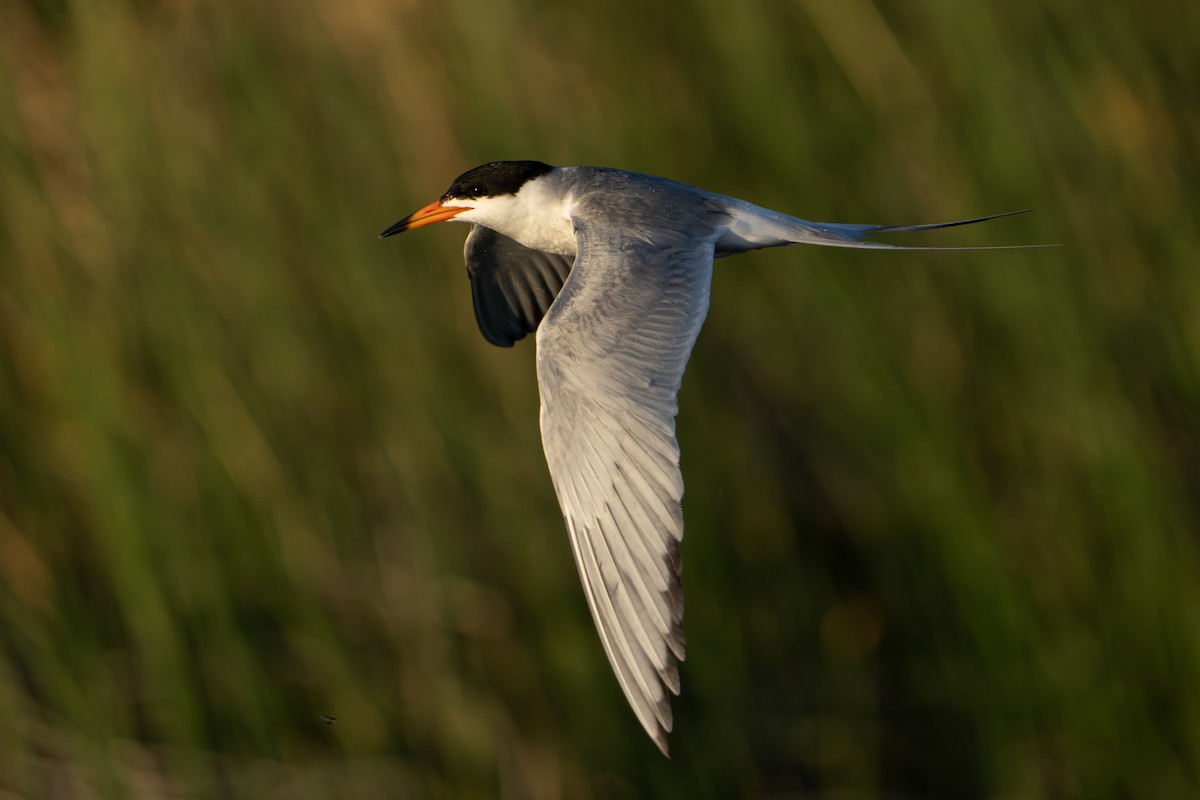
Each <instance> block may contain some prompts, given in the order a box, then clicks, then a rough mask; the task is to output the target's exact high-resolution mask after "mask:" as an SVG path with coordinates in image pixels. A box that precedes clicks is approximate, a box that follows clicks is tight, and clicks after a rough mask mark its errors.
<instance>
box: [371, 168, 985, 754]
mask: <svg viewBox="0 0 1200 800" xmlns="http://www.w3.org/2000/svg"><path fill="white" fill-rule="evenodd" d="M997 216H1005V215H997ZM992 218H993V217H983V218H980V219H975V220H967V221H964V222H953V223H942V224H935V225H919V226H890V227H889V226H877V225H841V224H832V223H816V222H809V221H807V220H802V219H799V218H797V217H791V216H788V215H786V214H781V213H778V212H775V211H770V210H768V209H765V208H760V207H758V206H755V205H752V204H750V203H747V202H745V201H743V200H738V199H736V198H732V197H725V196H722V195H718V194H713V193H710V192H706V191H703V190H701V189H697V188H695V187H692V186H688V185H686V184H682V183H677V182H675V181H669V180H665V179H662V178H655V177H651V176H647V175H640V174H637V173H632V172H624V171H621V170H615V169H605V168H599V167H550V166H548V165H546V164H542V163H541V162H536V161H508V162H493V163H491V164H485V165H484V166H482V167H477V168H475V169H473V170H470V171H469V172H466V173H464V174H463V175H462V176H460V177H459V178H458V179H457V180H455V182H454V183H453V184H452V185H451V187H450V189H449V190H448V191H447V192H446V194H445V195H443V196H442V198H441V199H439V200H438V201H436V202H434V203H431V204H430V205H428V206H426V207H425V208H423V209H421V210H420V211H418V212H416V213H415V214H412V215H410V216H409V217H406V218H405V219H403V220H401V221H400V222H398V223H396V224H395V225H393V226H392V227H391V228H388V229H387V230H386V231H384V233H383V235H384V236H388V235H391V234H393V233H400V232H403V231H405V230H409V229H412V228H416V227H421V226H423V225H427V224H430V223H433V222H440V221H444V220H449V219H454V220H457V221H463V222H470V223H472V224H473V225H474V226H475V227H474V228H473V229H472V231H471V233H470V235H469V236H468V237H467V243H466V251H465V257H466V262H467V271H468V274H469V276H470V278H471V287H472V294H473V296H474V301H475V311H476V318H477V320H478V322H479V326H480V329H481V331H482V332H483V334H484V336H485V337H486V338H487V339H488V340H489V341H491V342H493V343H494V344H498V345H502V346H510V345H512V344H513V343H514V342H515V341H516V340H518V339H520V338H522V337H524V336H525V335H526V334H527V333H531V332H534V331H535V330H536V333H537V337H536V338H537V373H538V386H539V390H540V393H541V430H542V442H543V446H544V448H545V452H546V461H547V464H548V466H549V468H550V475H551V478H552V480H553V483H554V489H555V492H556V493H557V495H558V499H559V505H560V506H561V508H562V512H563V516H564V517H565V519H566V523H567V528H568V531H569V532H570V538H571V545H572V549H573V551H574V555H575V563H576V565H577V566H578V568H579V575H580V579H581V581H582V583H583V586H584V591H585V594H586V596H587V599H588V605H589V607H590V608H591V611H592V616H593V618H594V620H595V622H596V627H597V629H598V631H599V633H600V638H601V641H602V642H603V644H604V649H605V651H606V653H607V654H608V657H609V661H610V662H611V664H612V666H613V670H614V672H615V673H616V676H617V679H618V681H619V683H620V685H621V688H622V690H623V691H624V693H625V696H626V698H627V699H628V700H629V703H630V705H631V706H632V707H633V710H634V712H635V713H636V715H637V717H638V719H639V721H640V722H641V723H642V726H643V727H644V728H645V729H646V731H647V733H649V734H650V736H651V737H652V738H653V739H654V741H655V742H656V743H657V744H658V746H659V748H660V749H662V751H663V752H664V753H666V752H667V743H666V734H667V732H669V731H670V730H671V727H672V722H671V707H670V702H669V699H670V698H669V695H668V691H669V692H671V693H674V694H678V693H679V674H678V667H677V661H679V660H682V659H683V657H684V639H683V633H682V630H681V624H682V619H683V595H682V591H681V588H680V582H679V574H680V556H679V543H680V541H681V539H682V537H683V517H682V512H681V506H680V501H681V499H682V496H683V478H682V475H681V473H680V470H679V445H678V442H677V441H676V438H675V415H676V412H677V410H678V406H677V403H676V398H677V395H678V392H679V386H680V382H681V381H682V379H683V371H684V367H685V366H686V364H687V360H688V356H689V355H690V354H691V350H692V345H693V344H694V343H695V341H696V336H697V335H698V334H699V332H700V327H701V325H702V324H703V322H704V317H705V315H706V313H707V311H708V301H709V290H710V284H711V279H712V268H713V259H714V258H718V257H722V256H727V255H733V254H735V253H741V252H745V251H747V250H754V249H758V248H763V247H777V246H783V245H788V244H796V243H810V244H819V245H826V246H833V247H855V248H869V249H901V250H903V249H960V248H906V247H899V246H896V245H890V244H883V243H878V242H869V241H862V237H863V236H864V235H866V234H870V233H877V232H887V231H910V230H922V229H927V228H939V227H948V226H951V225H963V224H968V223H971V222H980V221H983V220H984V219H992ZM968 249H972V248H968ZM981 249H993V248H981Z"/></svg>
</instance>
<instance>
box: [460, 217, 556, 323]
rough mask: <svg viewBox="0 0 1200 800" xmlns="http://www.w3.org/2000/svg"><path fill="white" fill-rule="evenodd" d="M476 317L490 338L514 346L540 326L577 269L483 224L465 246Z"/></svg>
mask: <svg viewBox="0 0 1200 800" xmlns="http://www.w3.org/2000/svg"><path fill="white" fill-rule="evenodd" d="M463 257H464V258H465V259H466V262H467V276H468V277H469V278H470V279H471V298H472V300H473V301H474V303H475V320H476V322H478V323H479V330H480V332H482V333H483V336H484V338H485V339H487V340H488V341H489V342H491V343H492V344H494V345H499V346H500V347H512V346H513V343H515V342H516V341H517V340H519V339H524V338H525V335H526V334H529V333H533V332H534V331H535V330H537V326H538V323H539V322H541V321H542V317H543V316H545V314H546V310H547V309H548V308H550V304H551V303H553V302H554V298H555V297H557V296H558V292H559V290H560V289H562V286H563V283H564V282H565V281H566V279H567V275H568V274H569V273H570V271H571V259H570V258H568V257H566V256H560V255H557V254H556V253H544V252H542V251H541V250H533V249H531V248H528V247H525V246H524V245H522V244H520V243H518V242H516V241H514V240H513V239H510V238H508V237H507V236H503V235H501V234H499V233H497V232H496V231H494V230H492V229H491V228H485V227H483V226H482V225H473V226H471V233H470V234H468V235H467V242H466V245H465V246H464V248H463Z"/></svg>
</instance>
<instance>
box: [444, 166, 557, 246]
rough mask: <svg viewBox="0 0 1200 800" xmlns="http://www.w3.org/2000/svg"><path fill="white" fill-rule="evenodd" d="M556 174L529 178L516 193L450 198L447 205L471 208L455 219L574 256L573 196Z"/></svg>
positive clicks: (525, 242)
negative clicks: (564, 187)
mask: <svg viewBox="0 0 1200 800" xmlns="http://www.w3.org/2000/svg"><path fill="white" fill-rule="evenodd" d="M556 178H557V175H556V173H555V172H551V173H548V174H546V175H542V176H540V177H537V178H534V179H533V180H530V181H528V182H526V183H525V185H524V186H522V187H521V189H520V191H518V192H517V193H516V194H508V195H502V196H499V197H480V198H477V199H469V200H448V201H446V205H448V206H468V207H469V208H470V209H471V210H470V211H464V212H463V213H461V214H459V215H458V216H457V217H455V218H454V219H455V221H461V222H472V223H475V224H477V225H483V226H484V227H486V228H491V229H492V230H494V231H496V232H497V233H501V234H503V235H505V236H507V237H508V238H510V239H515V240H516V241H518V242H520V243H521V244H523V245H525V246H526V247H531V248H533V249H534V250H541V251H543V252H547V253H559V254H561V255H564V256H574V255H575V229H574V225H573V224H572V222H571V211H570V206H571V197H570V195H569V194H567V193H566V192H565V191H564V190H563V187H562V185H561V184H560V183H559V181H558V180H556Z"/></svg>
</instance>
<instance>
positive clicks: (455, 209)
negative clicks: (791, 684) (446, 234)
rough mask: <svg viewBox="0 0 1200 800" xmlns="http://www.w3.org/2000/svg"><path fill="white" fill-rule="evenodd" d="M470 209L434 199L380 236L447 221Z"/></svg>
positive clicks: (381, 237) (384, 236)
mask: <svg viewBox="0 0 1200 800" xmlns="http://www.w3.org/2000/svg"><path fill="white" fill-rule="evenodd" d="M469 210H470V209H469V208H464V207H462V206H444V205H442V201H441V200H434V201H433V202H432V203H430V204H429V205H427V206H425V207H424V208H422V209H421V210H419V211H414V212H413V213H411V214H409V215H408V216H407V217H405V218H404V219H402V220H400V221H399V222H397V223H396V224H395V225H393V226H392V227H390V228H388V229H387V230H386V231H384V232H383V233H381V234H379V238H380V239H383V238H386V237H388V236H393V235H395V234H397V233H404V232H405V231H411V230H413V229H414V228H423V227H425V226H426V225H432V224H433V223H435V222H445V221H446V220H448V219H453V218H454V217H456V216H458V215H459V214H461V213H462V212H464V211H469Z"/></svg>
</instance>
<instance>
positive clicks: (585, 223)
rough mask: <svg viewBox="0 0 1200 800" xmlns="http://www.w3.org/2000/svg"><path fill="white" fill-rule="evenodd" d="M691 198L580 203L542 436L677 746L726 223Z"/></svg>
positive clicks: (631, 665) (620, 632)
mask: <svg viewBox="0 0 1200 800" xmlns="http://www.w3.org/2000/svg"><path fill="white" fill-rule="evenodd" d="M688 199H689V200H690V201H691V203H692V205H691V207H688V208H686V209H685V208H680V211H679V212H678V215H677V218H671V217H670V208H671V207H672V206H670V205H663V204H661V203H660V204H658V205H657V206H656V208H655V209H654V214H653V215H651V214H650V213H649V212H645V211H641V210H639V209H637V208H623V207H618V208H613V200H612V195H610V196H609V197H607V198H606V199H605V202H604V207H603V208H602V209H601V208H599V206H598V204H592V205H589V204H588V203H587V199H586V198H584V199H583V200H580V201H577V202H576V209H577V213H576V216H575V226H576V236H577V241H578V245H579V249H578V254H577V256H576V259H575V264H574V266H573V267H572V269H571V273H570V275H569V276H568V278H567V280H566V282H565V284H564V285H563V287H562V290H561V291H560V292H559V294H558V298H557V299H556V300H555V302H554V304H553V305H552V306H551V307H550V310H549V312H548V313H547V314H546V316H545V318H544V319H543V320H542V323H541V326H540V327H539V328H538V332H537V341H538V357H537V358H538V384H539V388H540V390H541V400H542V410H541V426H542V441H543V444H544V446H545V450H546V460H547V463H548V465H549V467H550V473H551V476H552V478H553V481H554V486H555V490H556V492H557V494H558V498H559V504H560V505H561V507H562V511H563V516H564V517H565V518H566V520H567V528H568V531H569V532H570V536H571V545H572V550H573V552H574V554H575V561H576V565H577V566H578V567H579V574H580V579H581V581H582V583H583V587H584V593H585V594H586V596H587V600H588V606H589V608H590V609H591V612H592V617H593V619H594V620H595V622H596V628H597V630H598V631H599V633H600V640H601V643H602V644H603V645H604V649H605V652H606V653H607V655H608V658H609V661H610V662H611V664H612V667H613V671H614V673H615V674H616V677H617V681H618V683H619V684H620V686H621V689H622V691H623V692H624V693H625V696H626V698H627V699H628V701H629V704H630V706H631V707H632V708H633V711H634V713H635V714H636V715H637V717H638V720H639V721H640V722H641V723H642V726H643V727H644V728H645V729H646V731H647V733H649V734H650V736H651V737H652V738H653V739H654V741H655V742H656V743H657V744H658V746H659V747H660V748H661V749H662V750H663V752H664V753H665V752H667V742H666V734H667V733H668V732H669V731H670V730H671V725H672V715H671V707H670V695H671V694H678V693H679V668H678V661H680V660H682V659H683V658H684V656H685V654H686V644H685V640H684V637H683V632H682V622H683V594H682V589H681V586H680V570H681V562H680V558H679V543H680V541H681V539H682V537H683V514H682V510H681V506H680V501H681V499H682V496H683V477H682V474H681V472H680V469H679V444H678V441H677V440H676V438H675V414H676V412H677V410H678V403H677V396H678V392H679V386H680V382H681V381H682V378H683V371H684V367H685V366H686V364H687V359H688V356H689V355H690V354H691V350H692V345H693V344H694V343H695V341H696V336H697V334H698V333H699V331H700V326H701V325H702V324H703V321H704V316H705V314H706V313H707V310H708V296H709V284H710V281H711V277H712V259H713V250H714V245H713V243H714V242H715V240H716V238H717V236H718V235H719V231H720V230H721V229H722V228H721V224H722V223H723V222H724V221H725V218H724V217H723V216H722V214H723V211H722V210H721V209H720V208H718V207H715V206H712V205H709V204H707V203H706V202H705V201H704V200H703V199H702V198H697V197H695V196H694V195H693V196H690V197H689V198H688ZM664 208H665V209H667V211H666V212H665V216H664ZM651 217H653V219H654V225H653V227H650V226H647V225H644V224H639V220H641V219H649V218H651Z"/></svg>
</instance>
